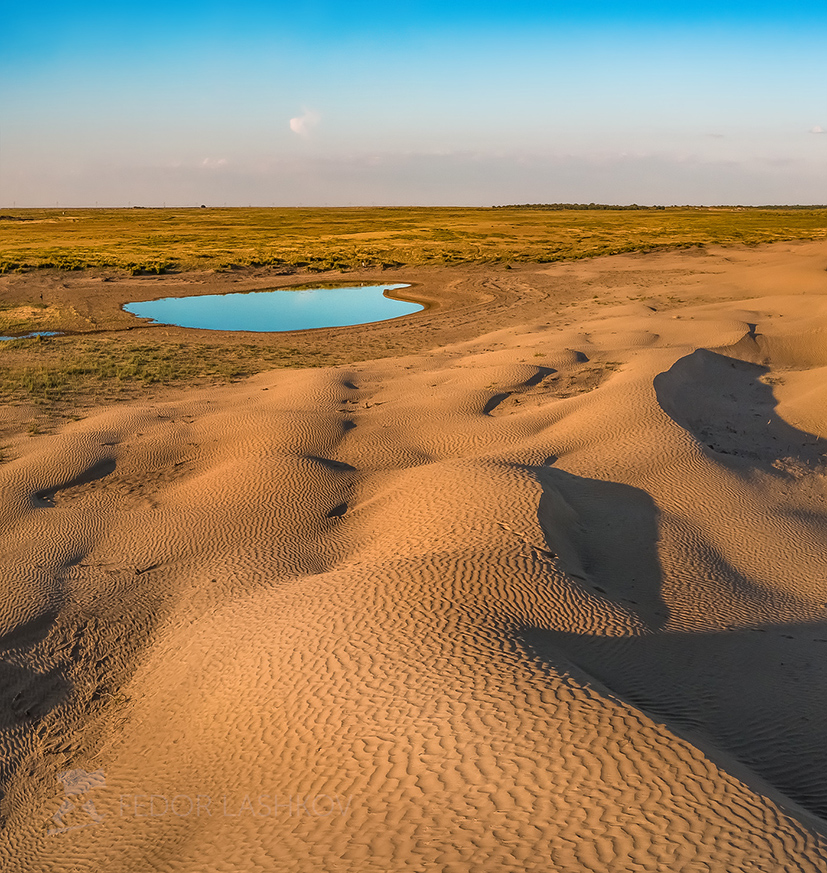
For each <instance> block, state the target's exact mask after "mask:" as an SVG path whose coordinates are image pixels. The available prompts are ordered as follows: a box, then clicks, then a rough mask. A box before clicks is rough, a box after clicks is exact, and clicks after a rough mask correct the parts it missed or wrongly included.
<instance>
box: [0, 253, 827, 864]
mask: <svg viewBox="0 0 827 873" xmlns="http://www.w3.org/2000/svg"><path fill="white" fill-rule="evenodd" d="M825 267H827V246H825V245H824V244H823V243H819V244H815V243H813V244H803V245H802V244H795V245H781V246H773V247H770V248H766V249H763V250H762V249H758V250H752V251H747V250H744V251H739V252H733V251H728V250H720V251H717V252H712V253H706V254H702V255H690V254H684V253H677V254H665V255H658V256H651V257H649V258H643V259H642V258H639V257H619V258H610V259H604V260H601V261H592V262H584V263H579V264H574V265H571V264H566V265H556V266H549V267H544V268H541V267H538V268H532V269H533V270H534V271H535V272H534V273H532V271H531V270H527V271H525V272H524V273H522V274H521V275H520V278H519V281H518V280H517V279H515V280H514V285H513V288H512V292H513V295H514V298H513V299H514V301H515V306H516V305H517V304H518V303H519V301H521V300H530V301H531V308H530V310H527V312H529V311H530V315H531V317H530V318H526V320H522V321H521V320H520V319H519V318H517V317H516V316H514V315H508V311H507V308H503V309H502V311H503V313H504V314H503V315H502V323H503V325H504V326H502V327H501V328H499V329H497V328H494V329H492V326H491V324H490V323H489V322H487V321H486V315H485V312H484V307H481V306H480V307H477V308H474V307H469V308H468V310H467V312H466V315H465V316H464V317H465V318H466V327H465V333H464V336H463V338H461V339H459V340H458V341H457V342H454V343H453V344H450V345H446V346H444V347H441V348H439V349H436V350H433V351H430V352H423V353H421V354H417V355H415V356H411V357H406V358H405V357H403V358H398V359H393V360H379V361H373V362H367V363H359V364H355V365H352V366H343V367H337V368H333V369H318V370H299V371H279V372H273V373H267V374H262V375H259V376H257V377H255V378H253V379H250V380H248V381H247V382H244V383H242V384H239V385H231V386H227V387H224V388H221V389H219V390H213V391H207V390H200V389H199V390H197V391H193V392H191V393H190V394H189V395H188V396H186V397H185V398H182V397H180V396H179V397H177V399H171V400H168V401H164V402H160V401H156V402H152V403H144V404H141V403H131V404H129V405H120V406H115V407H112V408H108V409H101V410H100V411H98V412H96V413H95V414H93V415H91V416H89V417H87V418H85V419H84V420H82V421H79V422H77V423H75V424H72V425H70V426H68V427H65V428H64V429H63V430H62V431H61V432H59V433H57V434H53V435H49V436H43V437H38V438H37V439H32V438H30V437H28V436H20V437H18V438H16V439H15V440H12V442H11V446H10V450H11V455H12V460H10V461H8V462H6V463H4V464H2V465H0V494H2V499H1V500H0V529H2V530H3V531H4V534H3V539H2V552H0V568H2V577H1V578H2V583H1V584H2V594H0V633H2V637H0V647H2V654H1V657H2V662H0V701H2V708H0V742H1V743H2V746H0V750H1V751H2V762H3V763H2V777H3V784H4V786H5V788H4V791H5V796H4V798H3V800H2V812H3V816H4V828H3V831H2V836H0V858H2V859H3V869H4V870H9V871H12V873H17V871H20V873H23V871H26V873H35V871H37V873H41V871H60V873H64V871H65V873H69V871H76V870H77V871H81V870H83V871H85V870H107V871H136V873H142V871H148V870H153V871H155V870H158V871H174V873H179V871H180V873H185V871H186V873H207V871H210V873H212V871H215V873H218V871H221V873H224V871H226V873H239V871H244V873H252V871H262V873H265V871H296V873H299V871H302V873H304V871H352V873H374V871H375V873H389V871H428V873H431V871H434V873H435V871H440V873H465V871H468V873H471V871H474V873H478V871H481V873H503V871H537V873H548V871H560V873H582V871H595V873H603V871H612V873H614V871H617V873H632V871H658V873H661V871H687V873H689V871H693V873H702V871H703V873H709V871H716V873H717V871H721V873H724V871H726V873H732V871H766V873H770V871H779V870H789V871H793V870H795V871H824V870H825V869H827V840H825V838H824V837H823V836H821V835H820V834H823V833H827V830H826V829H827V820H825V817H827V753H825V745H824V742H825V730H826V729H827V674H826V673H825V670H824V664H825V659H827V503H825V498H826V497H827V478H825V470H826V469H827V463H826V462H825V442H824V440H825V438H827V272H825ZM535 273H536V276H538V277H539V276H541V275H542V276H546V277H548V276H552V277H557V279H558V280H559V281H561V282H565V281H566V278H567V277H570V279H571V281H572V282H574V281H578V282H592V283H593V286H594V294H595V295H596V296H595V298H594V299H592V300H589V301H588V302H585V303H580V304H578V305H577V306H575V307H573V308H572V309H571V311H570V317H568V321H569V323H568V324H564V323H562V322H560V321H559V319H558V320H557V321H555V322H553V323H552V324H547V323H546V322H547V321H549V319H546V318H543V317H542V313H543V306H544V303H543V299H542V295H537V294H535V293H534V292H533V288H534V287H535V285H534V284H533V280H532V275H534V274H535ZM474 281H477V282H479V283H483V282H484V278H481V277H480V275H479V274H478V278H476V279H475V280H474ZM537 281H538V282H539V279H538V280H537ZM662 282H675V283H677V284H678V285H680V288H679V292H680V295H681V298H682V299H681V301H672V302H671V303H669V304H668V305H667V304H666V302H664V305H663V306H661V305H656V306H654V307H653V306H652V305H651V301H650V302H649V303H647V302H644V301H643V300H641V299H637V298H639V297H640V296H641V294H643V292H646V293H649V292H650V291H651V292H652V293H654V291H653V289H655V290H658V289H659V290H658V293H659V294H660V295H661V298H662V299H663V300H664V301H666V300H667V297H668V293H669V290H670V289H669V288H665V287H662V285H661V284H659V283H662ZM676 293H677V292H676ZM521 295H522V296H521ZM665 295H666V296H665ZM503 299H505V298H503V297H501V298H500V301H502V300H503ZM549 305H550V304H549ZM514 311H515V312H517V313H518V314H519V311H520V310H519V308H517V309H515V310H514ZM819 437H820V438H819ZM72 771H83V772H72ZM67 773H68V774H69V775H67Z"/></svg>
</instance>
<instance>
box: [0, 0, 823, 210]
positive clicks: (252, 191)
mask: <svg viewBox="0 0 827 873" xmlns="http://www.w3.org/2000/svg"><path fill="white" fill-rule="evenodd" d="M826 38H827V3H824V0H820V2H815V0H800V2H798V0H789V2H787V3H779V2H777V0H776V2H773V3H769V2H763V0H755V2H749V0H729V2H721V0H716V2H710V0H699V2H694V3H690V2H686V0H674V2H660V0H650V2H634V0H630V2H599V0H596V2H590V3H589V2H587V3H579V4H578V3H572V2H570V0H569V2H566V3H562V2H556V0H546V2H536V0H510V2H506V0H503V2H499V0H496V2H490V0H489V2H487V0H479V2H476V3H471V2H466V0H441V2H437V0H393V2H390V3H379V2H373V0H353V2H350V3H347V4H346V3H342V2H330V0H293V2H285V0H275V2H261V0H236V2H232V3H231V2H227V0H223V2H220V3H219V2H215V0H199V2H189V0H184V2H176V0H165V2H160V0H143V2H137V0H119V2H114V3H113V2H112V0H108V2H106V3H104V2H87V0H75V2H73V3H68V2H65V0H64V2H51V0H45V2H38V3H21V2H19V0H0V207H5V208H8V207H13V206H17V207H23V206H31V207H44V206H49V207H53V206H63V207H78V206H96V205H97V206H136V205H140V206H163V205H166V206H192V205H200V204H202V203H203V204H205V205H210V206H223V205H227V206H248V205H253V206H362V205H366V206H370V205H445V206H447V205H457V206H464V205H467V206H490V205H501V204H508V203H543V202H545V203H549V202H585V203H588V202H599V203H618V204H627V203H640V204H648V205H672V204H696V205H714V204H743V205H761V204H796V203H798V204H812V203H819V204H820V203H827V51H825V47H824V44H825V39H826Z"/></svg>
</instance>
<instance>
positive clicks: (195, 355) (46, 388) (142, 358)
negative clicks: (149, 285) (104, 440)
mask: <svg viewBox="0 0 827 873" xmlns="http://www.w3.org/2000/svg"><path fill="white" fill-rule="evenodd" d="M341 360H342V355H341V354H340V355H338V356H337V355H336V354H335V353H334V352H330V353H326V352H320V351H308V350H302V349H294V348H286V347H280V348H278V349H271V348H267V347H263V346H261V345H255V344H245V345H233V346H210V345H206V344H200V343H192V344H185V343H180V342H162V343H149V342H134V341H130V340H125V339H123V338H120V337H107V338H101V337H93V338H87V337H51V338H44V339H39V338H31V339H18V340H11V341H8V342H5V343H3V347H2V354H0V396H1V397H3V398H4V399H6V400H24V401H35V402H38V403H43V404H46V405H51V404H54V403H56V402H61V401H72V400H76V399H78V398H81V397H83V398H85V399H88V400H96V399H97V400H105V401H111V400H116V399H118V398H121V397H128V396H130V395H131V394H133V393H134V391H135V390H136V389H142V388H145V387H146V386H150V385H157V384H165V385H168V384H174V383H180V382H183V383H187V384H197V383H199V382H212V381H216V380H219V381H232V380H234V379H241V378H244V377H245V376H250V375H252V374H254V373H259V372H262V371H264V370H273V369H276V368H278V367H287V366H290V367H313V366H326V365H330V364H336V363H340V361H341Z"/></svg>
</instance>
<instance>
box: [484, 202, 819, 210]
mask: <svg viewBox="0 0 827 873" xmlns="http://www.w3.org/2000/svg"><path fill="white" fill-rule="evenodd" d="M491 208H492V209H548V210H551V211H555V210H556V211H563V210H566V209H571V210H584V209H603V210H613V211H619V212H623V211H625V210H633V209H636V210H640V209H667V208H669V209H827V206H826V205H824V204H822V205H820V206H819V205H816V204H813V205H810V206H804V205H801V204H797V205H795V206H780V205H778V204H772V205H767V206H733V205H730V206H727V205H723V204H722V205H719V206H698V205H697V204H695V205H689V204H687V205H686V206H678V205H675V206H670V207H666V206H641V205H640V204H638V203H631V204H629V205H626V206H621V205H617V204H611V203H509V204H508V205H507V206H492V207H491Z"/></svg>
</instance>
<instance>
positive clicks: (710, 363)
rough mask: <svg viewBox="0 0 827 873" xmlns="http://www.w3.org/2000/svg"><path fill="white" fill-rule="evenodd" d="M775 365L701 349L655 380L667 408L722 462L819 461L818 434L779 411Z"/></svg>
mask: <svg viewBox="0 0 827 873" xmlns="http://www.w3.org/2000/svg"><path fill="white" fill-rule="evenodd" d="M769 372H770V371H769V368H768V367H765V366H762V365H760V364H754V363H749V362H747V361H742V360H739V359H737V358H731V357H728V356H727V355H722V354H719V353H718V352H711V351H709V350H708V349H698V350H696V351H695V352H693V353H692V354H690V355H686V356H684V357H683V358H681V359H680V360H678V361H676V362H675V363H674V364H673V365H672V367H670V368H669V370H667V371H666V372H664V373H660V374H658V375H657V376H656V377H655V379H654V383H653V384H654V387H655V393H656V395H657V399H658V403H659V404H660V407H661V409H663V411H664V412H665V413H666V414H667V415H668V416H669V417H670V418H671V419H672V420H673V421H674V422H675V423H676V424H678V425H680V426H681V427H682V428H683V429H684V430H686V431H688V432H689V433H691V434H692V435H693V436H694V437H695V439H697V440H698V442H699V443H700V444H701V445H702V446H703V447H704V449H705V450H706V451H707V453H712V454H713V455H714V456H715V459H716V460H717V461H719V462H726V461H727V460H729V461H731V462H732V465H733V466H739V467H743V463H744V462H745V461H746V462H747V463H749V464H750V465H767V466H772V465H773V464H774V463H776V462H778V461H780V460H782V459H784V458H792V459H795V460H797V461H799V462H802V463H804V464H807V465H809V464H813V463H819V462H821V461H822V460H823V457H824V453H823V451H822V450H821V447H820V446H819V444H818V440H817V438H816V437H814V436H813V435H812V434H808V433H805V432H804V431H801V430H798V429H797V428H795V427H793V426H792V425H789V424H787V422H785V421H784V420H783V419H782V418H781V417H780V416H779V415H778V414H777V412H776V411H775V410H776V405H777V404H776V400H775V397H774V395H773V392H772V385H771V384H769V382H768V381H767V378H768V376H769Z"/></svg>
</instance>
